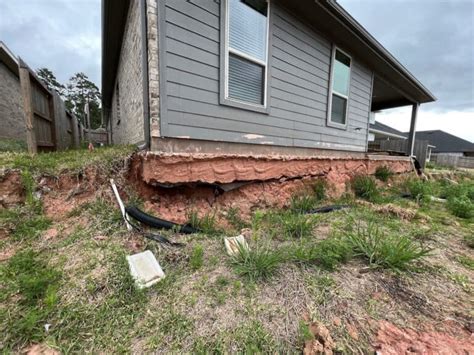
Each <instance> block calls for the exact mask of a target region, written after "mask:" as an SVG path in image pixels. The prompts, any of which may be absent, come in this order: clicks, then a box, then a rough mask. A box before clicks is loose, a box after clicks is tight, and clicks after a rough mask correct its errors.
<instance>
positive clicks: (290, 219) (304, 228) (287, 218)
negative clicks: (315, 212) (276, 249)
mask: <svg viewBox="0 0 474 355" xmlns="http://www.w3.org/2000/svg"><path fill="white" fill-rule="evenodd" d="M278 223H279V226H280V227H281V231H282V233H283V236H284V237H286V238H288V239H295V238H305V237H308V236H310V235H311V233H312V232H313V228H314V225H315V224H316V220H315V219H314V218H313V216H308V215H304V214H297V213H293V212H291V211H290V212H282V213H280V214H279V215H278Z"/></svg>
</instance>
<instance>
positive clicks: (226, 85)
mask: <svg viewBox="0 0 474 355" xmlns="http://www.w3.org/2000/svg"><path fill="white" fill-rule="evenodd" d="M223 2H224V7H225V44H224V57H225V65H224V97H223V100H221V103H222V104H226V105H230V106H236V107H239V108H244V109H250V110H253V111H259V112H268V111H267V109H268V95H267V94H268V57H269V47H270V0H266V2H267V29H266V30H267V40H266V48H265V61H262V60H260V59H257V58H254V57H252V56H250V55H248V54H245V53H243V52H241V51H239V50H237V49H234V48H231V47H230V45H229V36H230V29H229V25H230V6H229V0H224V1H223ZM229 54H234V55H236V56H238V57H240V58H242V59H245V60H248V61H250V62H252V63H255V64H258V65H260V66H263V68H264V72H263V80H264V81H263V88H262V89H263V93H262V95H263V105H258V104H254V103H251V102H247V101H243V100H238V99H235V98H232V97H229Z"/></svg>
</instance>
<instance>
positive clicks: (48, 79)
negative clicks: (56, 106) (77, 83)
mask: <svg viewBox="0 0 474 355" xmlns="http://www.w3.org/2000/svg"><path fill="white" fill-rule="evenodd" d="M36 75H38V77H39V78H40V79H41V81H42V82H43V83H44V84H45V85H46V87H47V88H48V89H49V90H54V91H56V92H57V93H58V94H59V96H61V97H62V98H64V95H65V93H66V88H65V86H64V85H63V84H61V83H60V82H59V81H58V80H57V79H56V76H55V75H54V74H53V72H52V71H51V70H49V69H48V68H39V69H37V70H36Z"/></svg>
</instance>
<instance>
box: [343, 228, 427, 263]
mask: <svg viewBox="0 0 474 355" xmlns="http://www.w3.org/2000/svg"><path fill="white" fill-rule="evenodd" d="M347 238H348V241H349V242H350V243H351V244H352V247H353V250H354V252H355V255H358V256H362V257H364V258H365V259H367V261H368V262H369V264H370V265H371V266H374V267H381V268H388V269H393V270H395V271H401V270H407V269H409V268H410V267H411V266H412V264H413V262H415V261H417V260H420V259H422V258H423V257H425V256H427V255H428V254H429V253H430V251H431V249H428V248H424V247H423V246H421V245H420V244H418V243H416V242H414V241H413V240H412V239H410V238H408V237H407V236H400V235H394V234H386V233H384V232H383V231H382V229H380V228H379V227H378V226H377V225H376V224H375V223H373V222H369V224H368V226H367V227H362V226H360V225H359V226H358V227H357V229H356V230H355V231H353V232H350V233H348V234H347Z"/></svg>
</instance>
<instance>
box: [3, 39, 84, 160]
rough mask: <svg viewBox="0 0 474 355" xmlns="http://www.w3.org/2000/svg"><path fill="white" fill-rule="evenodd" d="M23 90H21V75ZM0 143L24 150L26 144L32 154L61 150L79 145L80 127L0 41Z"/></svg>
mask: <svg viewBox="0 0 474 355" xmlns="http://www.w3.org/2000/svg"><path fill="white" fill-rule="evenodd" d="M22 70H23V71H24V72H25V73H26V75H25V76H23V80H24V87H22V76H21V71H22ZM25 87H26V88H27V91H28V93H29V94H28V95H29V96H28V97H29V98H30V100H28V102H29V104H28V106H29V108H31V109H30V110H28V112H31V115H32V120H31V130H28V129H27V126H28V124H27V120H26V111H27V110H26V108H25V101H24V97H23V94H24V92H23V91H22V90H24V88H25ZM0 122H1V125H0V139H1V140H6V141H15V142H18V143H20V144H22V145H24V146H25V147H26V145H27V144H26V142H27V141H28V140H30V142H31V144H33V145H34V146H35V150H40V151H50V150H61V149H68V148H72V147H77V146H78V145H79V131H81V126H82V125H81V124H80V123H79V122H78V121H77V120H76V118H75V116H74V115H72V114H71V113H70V112H68V111H67V110H66V107H65V104H64V102H63V100H62V99H61V98H60V97H59V95H58V94H57V93H55V92H51V91H50V90H48V88H47V87H46V86H45V85H44V84H43V82H42V81H41V80H40V79H39V78H38V77H37V76H36V74H35V73H34V71H33V70H31V69H30V68H29V67H28V65H27V64H26V63H25V62H24V61H23V60H22V59H21V58H18V57H16V56H15V55H14V54H13V53H12V52H11V51H10V49H8V47H7V46H6V44H5V43H3V42H2V41H0Z"/></svg>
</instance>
